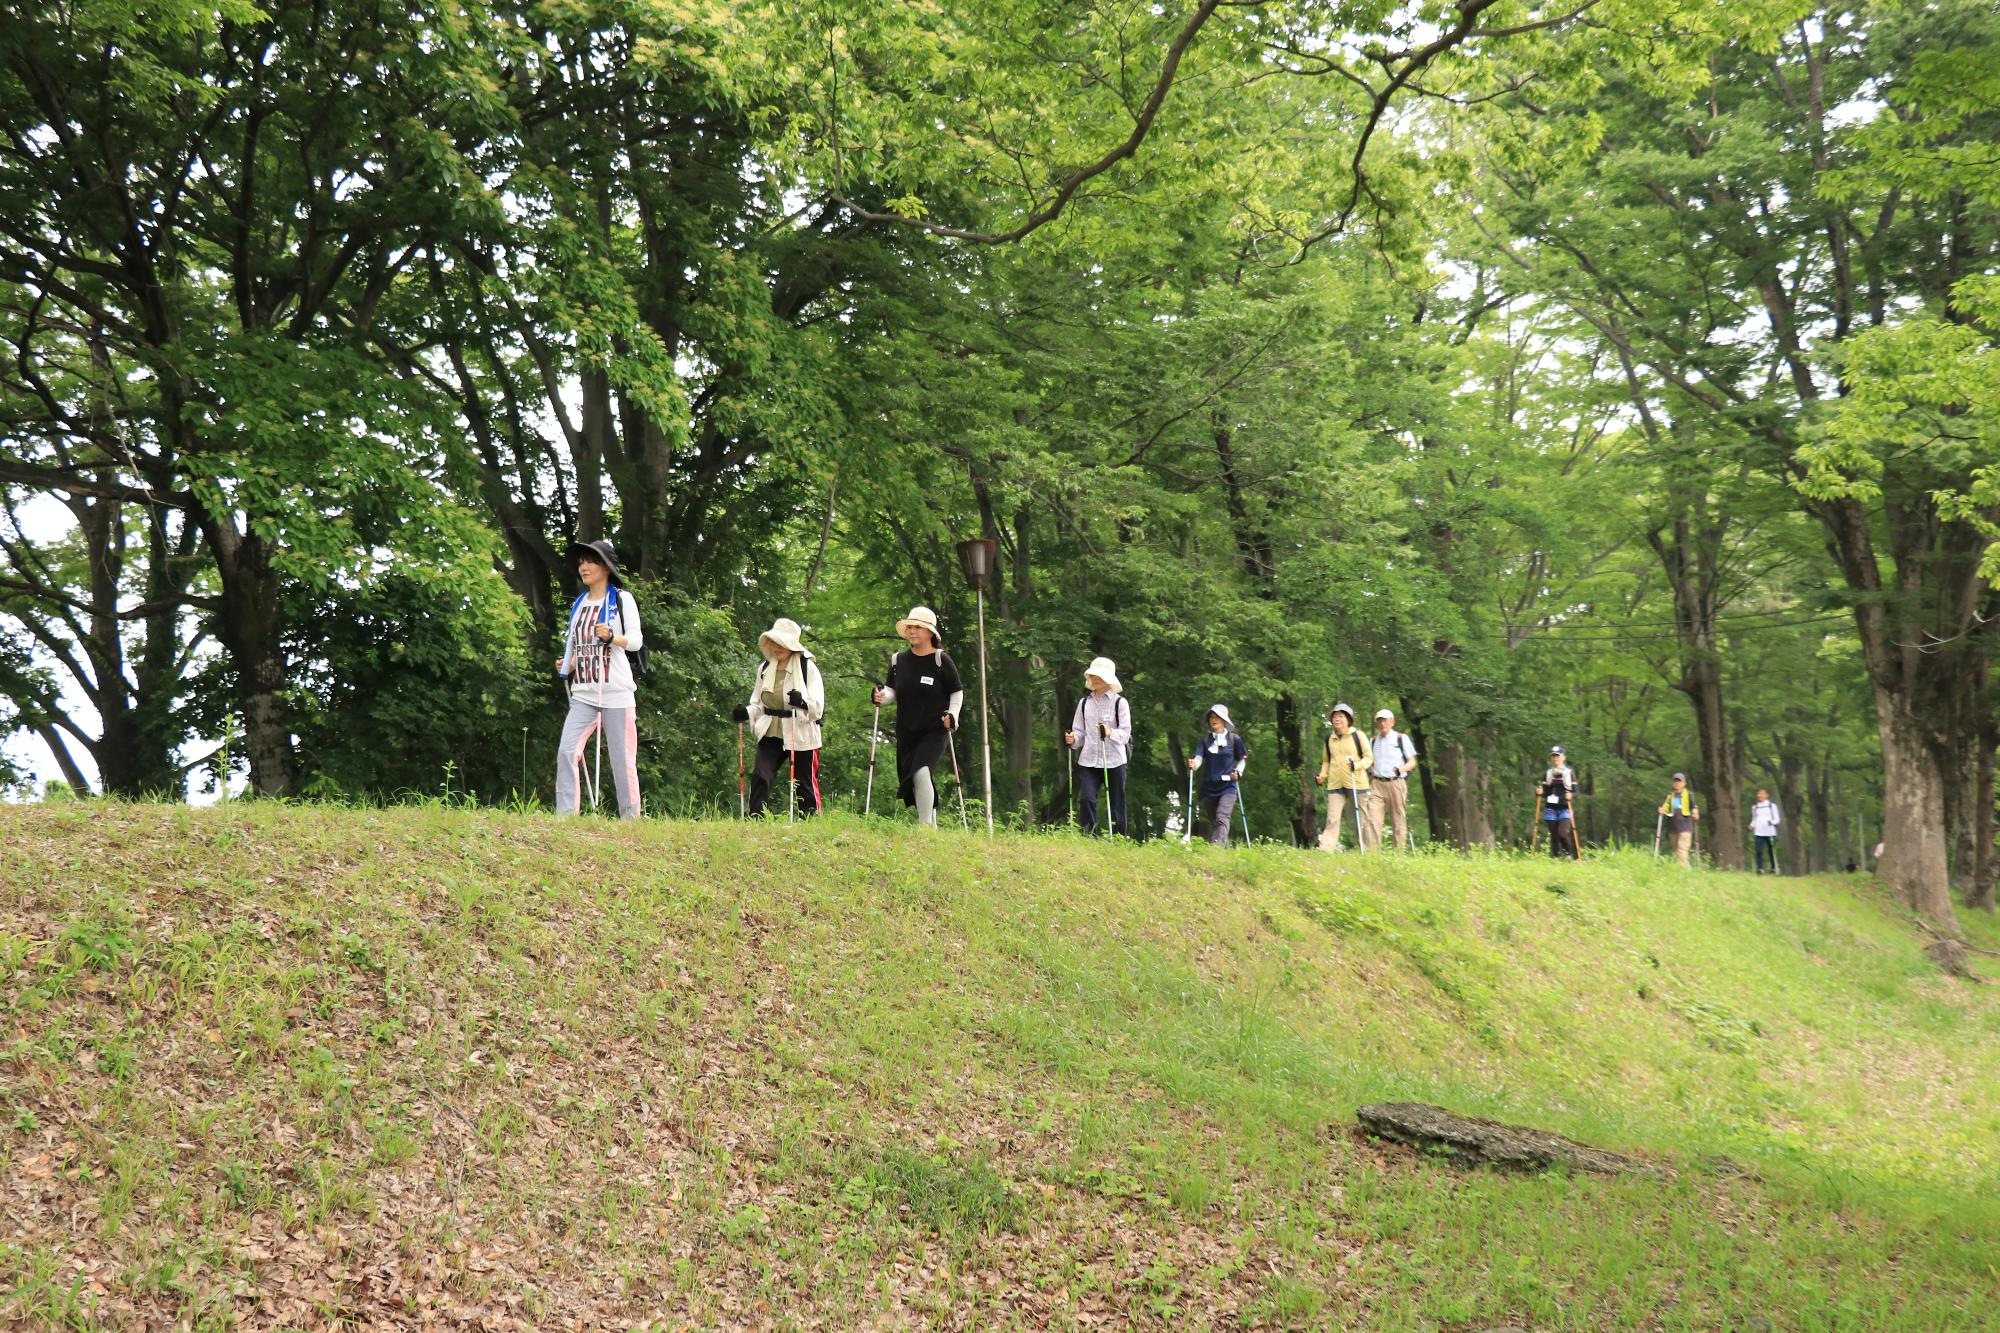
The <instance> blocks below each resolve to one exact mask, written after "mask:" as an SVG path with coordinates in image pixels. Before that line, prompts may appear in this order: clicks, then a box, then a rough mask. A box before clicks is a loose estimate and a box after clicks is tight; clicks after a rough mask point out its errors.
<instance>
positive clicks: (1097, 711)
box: [1063, 657, 1132, 836]
mask: <svg viewBox="0 0 2000 1333" xmlns="http://www.w3.org/2000/svg"><path fill="white" fill-rule="evenodd" d="M1083 683H1084V684H1085V685H1086V686H1088V687H1089V688H1090V693H1088V694H1086V695H1085V696H1084V697H1083V698H1081V699H1079V700H1077V703H1076V716H1075V717H1074V718H1073V719H1072V720H1071V722H1070V728H1069V730H1068V731H1066V732H1064V733H1063V744H1064V745H1067V746H1069V747H1070V749H1072V750H1075V751H1076V752H1077V754H1076V762H1077V763H1078V764H1079V765H1080V766H1081V767H1082V769H1083V793H1082V799H1081V800H1080V801H1079V802H1078V804H1077V811H1076V816H1077V822H1078V823H1080V824H1082V825H1083V827H1085V828H1086V829H1089V830H1090V831H1091V832H1092V833H1102V832H1103V831H1104V821H1101V820H1099V819H1098V817H1097V796H1098V792H1099V791H1100V790H1102V789H1103V788H1104V787H1107V786H1108V787H1110V788H1111V792H1110V802H1109V804H1110V806H1111V818H1110V824H1111V831H1112V832H1113V833H1116V834H1119V835H1121V836H1122V835H1125V834H1126V833H1127V829H1126V824H1125V765H1126V762H1127V760H1128V759H1129V758H1130V757H1131V755H1130V748H1131V745H1132V705H1130V704H1129V703H1127V702H1126V701H1125V693H1124V690H1123V687H1121V686H1120V685H1119V684H1118V666H1117V664H1116V663H1115V662H1113V661H1112V660H1111V659H1110V658H1108V657H1097V658H1092V659H1091V663H1090V665H1089V666H1087V667H1085V668H1084V671H1083Z"/></svg>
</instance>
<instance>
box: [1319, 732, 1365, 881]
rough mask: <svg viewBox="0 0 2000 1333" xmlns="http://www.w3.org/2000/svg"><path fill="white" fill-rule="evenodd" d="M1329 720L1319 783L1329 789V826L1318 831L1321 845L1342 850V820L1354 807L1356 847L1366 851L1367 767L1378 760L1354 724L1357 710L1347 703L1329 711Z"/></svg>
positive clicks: (1325, 847) (1325, 848)
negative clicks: (1330, 730) (1363, 824)
mask: <svg viewBox="0 0 2000 1333" xmlns="http://www.w3.org/2000/svg"><path fill="white" fill-rule="evenodd" d="M1326 720H1327V721H1328V722H1329V723H1330V724H1331V725H1332V727H1333V734H1332V735H1331V736H1328V737H1327V738H1326V754H1325V756H1324V758H1322V759H1321V761H1320V766H1319V778H1318V781H1319V785H1320V786H1322V787H1324V788H1326V826H1325V827H1324V828H1322V829H1321V830H1320V831H1319V845H1320V848H1321V850H1323V851H1329V852H1337V851H1339V850H1340V825H1341V821H1342V820H1343V819H1344V818H1345V817H1346V814H1347V811H1348V810H1349V809H1350V808H1351V809H1352V810H1353V811H1354V850H1355V851H1357V852H1360V851H1367V850H1368V842H1367V840H1366V839H1365V838H1363V837H1362V834H1361V829H1362V820H1363V818H1364V816H1363V813H1362V812H1363V811H1364V809H1365V808H1366V807H1367V805H1368V791H1369V785H1368V769H1369V767H1370V766H1371V765H1372V764H1373V763H1374V762H1375V751H1374V750H1373V749H1372V748H1370V746H1369V744H1368V741H1367V738H1366V737H1364V736H1362V734H1361V732H1360V730H1359V729H1358V728H1356V727H1355V725H1354V710H1353V709H1352V708H1349V707H1348V706H1347V705H1346V704H1335V705H1334V706H1333V707H1332V708H1331V709H1329V710H1327V714H1326Z"/></svg>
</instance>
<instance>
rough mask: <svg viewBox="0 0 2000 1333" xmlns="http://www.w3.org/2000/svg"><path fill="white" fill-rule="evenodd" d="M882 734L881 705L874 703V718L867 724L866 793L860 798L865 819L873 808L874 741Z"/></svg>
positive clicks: (862, 814)
mask: <svg viewBox="0 0 2000 1333" xmlns="http://www.w3.org/2000/svg"><path fill="white" fill-rule="evenodd" d="M881 734H882V705H881V704H876V705H875V720H874V721H873V722H871V723H869V724H868V794H867V795H866V796H865V797H863V798H862V800H861V816H862V818H864V819H866V818H867V817H868V814H869V812H870V811H872V810H873V809H874V808H875V743H876V740H877V738H878V737H880V736H881Z"/></svg>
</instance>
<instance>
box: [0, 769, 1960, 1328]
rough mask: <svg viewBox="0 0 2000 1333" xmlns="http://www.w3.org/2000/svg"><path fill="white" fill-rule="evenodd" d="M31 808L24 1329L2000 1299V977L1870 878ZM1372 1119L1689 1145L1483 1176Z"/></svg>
mask: <svg viewBox="0 0 2000 1333" xmlns="http://www.w3.org/2000/svg"><path fill="white" fill-rule="evenodd" d="M0 818H4V821H5V822H4V823H0V1154H4V1156H0V1162H4V1166H5V1170H4V1173H0V1217H4V1221H0V1324H6V1323H11V1324H12V1325H15V1326H21V1327H37V1328H39V1327H56V1326H77V1327H106V1328H130V1327H136V1326H144V1324H145V1323H146V1321H148V1320H154V1321H158V1326H160V1327H167V1326H183V1327H195V1328H225V1327H259V1328H262V1327H272V1326H279V1327H296V1328H319V1327H332V1326H340V1325H347V1326H356V1327H402V1326H408V1327H419V1326H426V1325H430V1324H437V1325H442V1326H454V1325H471V1326H483V1327H487V1328H570V1327H607V1326H608V1327H635V1326H637V1327H644V1326H652V1325H658V1326H661V1327H678V1326H687V1325H692V1326H698V1327H714V1326H744V1325H748V1326H771V1327H812V1326H823V1327H830V1328H846V1327H911V1326H969V1327H982V1328H1024V1329H1026V1328H1042V1327H1050V1326H1056V1327H1088V1326H1092V1325H1126V1324H1132V1323H1137V1324H1142V1325H1147V1324H1156V1325H1160V1326H1167V1325H1171V1326H1176V1327H1180V1326H1216V1327H1244V1326H1256V1327H1340V1328H1365V1329H1385V1330H1386V1329H1397V1330H1402V1329H1408V1330H1416V1329H1437V1330H1445V1331H1447V1333H1458V1331H1459V1330H1469V1329H1484V1328H1487V1327H1489V1326H1496V1325H1512V1326H1517V1327H1520V1328H1533V1329H1571V1328H1574V1329H1668V1330H1679V1329H1688V1330H1695V1329H1701V1330H1707V1329H1724V1328H1728V1329H1752V1328H1766V1327H1768V1328H1771V1329H1800V1330H1818V1329H1853V1330H1870V1331H1871V1333H1880V1331H1882V1330H1896V1329H1910V1330H1919V1329H1921V1330H1926V1333H1929V1331H1930V1330H1938V1329H1973V1328H1992V1327H1994V1326H1995V1322H1996V1320H2000V1307H1996V1303H1995V1302H1996V1293H2000V1270H1997V1269H1996V1264H2000V1249H1996V1246H2000V987H1991V988H1988V987H1981V986H1975V985H1970V984H1967V983H1965V982H1960V981H1952V980H1949V979H1947V978H1945V977H1944V976H1942V975H1941V974H1939V973H1938V972H1936V971H1935V970H1934V969H1933V968H1932V967H1931V966H1930V965H1929V964H1928V963H1927V962H1925V961H1924V959H1923V958H1922V957H1921V955H1920V953H1919V949H1918V942H1917V941H1916V940H1915V939H1914V938H1913V937H1912V935H1911V933H1910V931H1909V930H1908V928H1907V927H1906V925H1905V924H1904V923H1903V922H1902V921H1901V919H1900V918H1899V917H1898V916H1897V915H1896V914H1895V913H1894V912H1893V911H1891V910H1889V909H1888V908H1887V907H1886V905H1885V904H1883V903H1882V902H1881V901H1880V900H1878V899H1877V898H1876V897H1875V896H1874V895H1873V894H1872V892H1871V891H1870V888H1869V886H1868V885H1867V883H1866V881H1863V880H1860V879H1831V878H1827V879H1817V880H1793V879H1769V878H1766V879H1762V880H1758V879H1753V878H1750V877H1746V876H1730V875H1721V874H1702V873H1690V872H1685V871H1680V870H1677V869H1675V868H1672V867H1670V866H1662V865H1658V864H1655V863H1654V862H1652V861H1651V859H1650V858H1643V857H1640V856H1636V855H1634V856H1627V857H1622V858H1605V859H1602V860H1598V861H1595V862H1587V863H1585V864H1583V865H1581V866H1573V865H1560V864H1553V863H1551V862H1549V861H1547V860H1528V859H1519V858H1512V857H1499V856H1496V857H1471V858H1465V857H1455V856H1449V855H1442V854H1440V855H1424V856H1417V857H1412V858H1361V859H1355V858H1346V859H1341V858H1333V857H1327V856H1323V855H1316V854H1311V855H1309V854H1300V853H1293V852H1289V851H1283V850H1276V849H1272V850H1259V851H1254V852H1248V853H1241V852H1239V853H1228V854H1218V853H1214V852H1211V851H1209V850H1208V849H1205V848H1195V849H1183V848H1181V847H1179V846H1177V845H1151V846H1146V847H1137V848H1134V847H1120V848H1106V847H1103V846H1101V845H1092V844H1088V843H1084V842H1082V841H1079V840H1077V839H1074V838H1070V837H1047V838H1027V837H1014V838H1001V839H999V840H997V841H995V842H991V843H989V842H987V841H986V840H985V839H983V838H980V837H978V836H971V837H967V836H963V835H960V834H956V833H949V832H947V833H943V834H937V835H932V836H920V835H919V834H918V833H917V831H916V830H914V829H912V828H909V827H897V826H889V825H884V824H879V823H878V824H875V825H865V824H862V823H860V822H858V821H854V820H842V819H838V818H830V819H828V820H825V821H823V822H820V823H817V824H814V825H800V826H797V827H786V826H784V825H782V824H780V825H776V826H770V827H758V828H745V827H742V826H739V825H735V824H697V823H671V822H651V821H649V822H646V823H645V824H643V825H641V826H638V827H619V826H614V825H610V824H606V823H602V822H595V821H592V822H582V823H577V822H571V823H558V822H557V821H555V820H553V819H551V818H546V817H538V816H525V817H523V816H506V815H498V814H476V813H467V812H459V811H446V810H396V811H389V812H357V811H347V810H334V809H315V808H279V807H243V806H238V807H234V808H224V809H215V810H202V811H196V810H189V809H184V808H176V807H151V806H120V805H87V806H81V805H80V806H67V807H64V806H47V807H34V808H18V807H8V808H6V809H5V810H4V811H3V812H0ZM1971 924H1972V926H1973V928H1974V929H1975V930H1977V931H1978V932H1979V936H1978V938H1979V941H1980V942H1981V943H1984V944H1986V945H1987V946H1988V947H1992V946H1993V945H1994V944H1995V943H1996V934H2000V932H1996V931H1995V930H1994V929H1993V926H1992V923H1991V922H1988V921H1978V922H1974V923H1971ZM1983 961H1988V962H1990V961H1991V960H1983ZM1385 1099H1414V1100H1424V1101H1435V1102H1441V1103H1443V1104H1446V1105H1448V1106H1451V1107H1453V1108H1455V1109H1458V1110H1463V1111H1468V1112H1473V1113H1478V1114H1488V1115H1494V1116H1499V1117H1503V1118H1507V1119H1512V1120H1518V1121H1523V1122H1526V1123H1532V1124H1536V1125H1541V1126H1544V1127H1548V1128H1552V1129H1556V1130H1559V1131H1562V1132H1565V1133H1568V1134H1571V1135H1573V1136H1576V1137H1578V1138H1582V1139H1585V1140H1587V1141H1590V1142H1592V1143H1597V1144H1601V1145H1604V1146H1607V1147H1613V1148H1618V1149H1622V1150H1626V1151H1630V1152H1637V1153H1641V1154H1644V1155H1647V1156H1649V1157H1651V1158H1653V1159H1655V1160H1657V1161H1658V1162H1659V1163H1660V1164H1661V1165H1662V1166H1663V1167H1665V1168H1666V1171H1665V1173H1664V1174H1662V1175H1660V1176H1658V1177H1633V1178H1625V1177H1618V1178H1599V1177H1572V1176H1568V1175H1563V1174H1555V1173H1551V1174H1545V1175H1532V1176H1512V1175H1502V1174H1498V1173H1494V1172H1490V1171H1484V1170H1468V1169H1465V1168H1462V1167H1458V1166H1455V1165H1453V1164H1451V1163H1448V1162H1442V1161H1435V1160H1430V1159H1427V1158H1425V1157H1424V1156H1423V1155H1421V1154H1417V1153H1413V1152H1410V1151H1408V1150H1404V1149H1400V1148H1391V1147H1388V1146H1385V1145H1381V1144H1376V1143H1371V1142H1369V1141H1367V1140H1366V1139H1365V1138H1363V1137H1361V1136H1359V1135H1358V1134H1357V1133H1356V1132H1355V1130H1354V1127H1353V1126H1354V1119H1353V1112H1354V1109H1355V1107H1356V1106H1357V1105H1359V1104H1362V1103H1364V1102H1368V1101H1375V1100H1385Z"/></svg>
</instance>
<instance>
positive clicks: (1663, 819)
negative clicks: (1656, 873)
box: [1653, 811, 1667, 861]
mask: <svg viewBox="0 0 2000 1333" xmlns="http://www.w3.org/2000/svg"><path fill="white" fill-rule="evenodd" d="M1666 823H1667V816H1666V812H1664V811H1661V812H1658V813H1656V814H1654V816H1653V859H1654V860H1655V861H1657V860H1659V859H1660V830H1661V829H1663V828H1665V827H1666Z"/></svg>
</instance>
